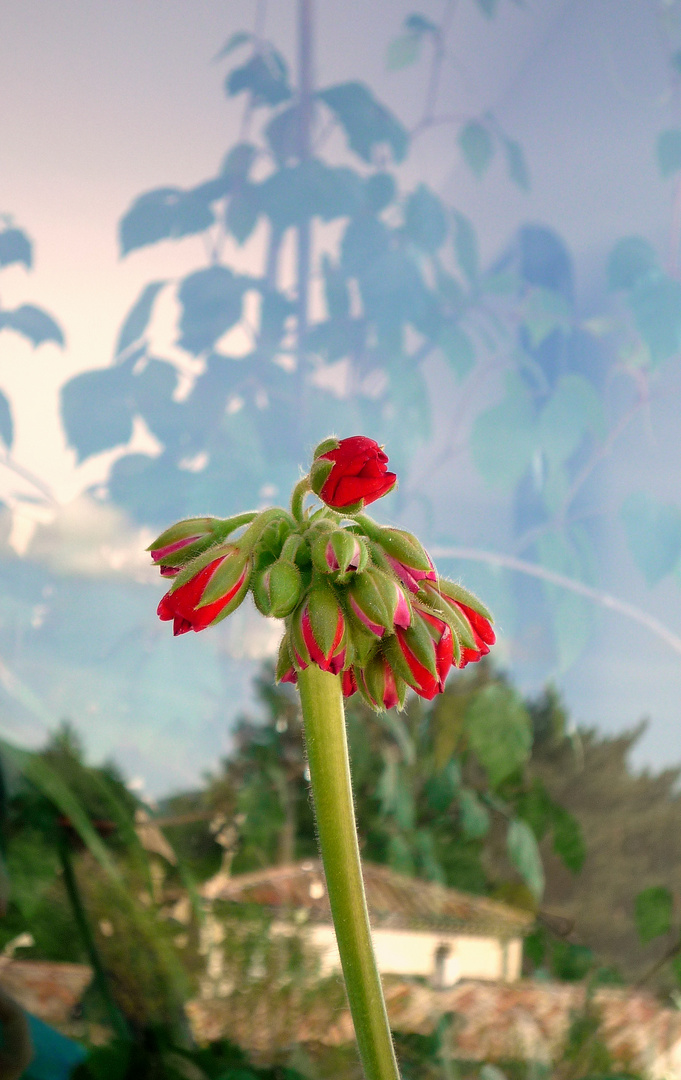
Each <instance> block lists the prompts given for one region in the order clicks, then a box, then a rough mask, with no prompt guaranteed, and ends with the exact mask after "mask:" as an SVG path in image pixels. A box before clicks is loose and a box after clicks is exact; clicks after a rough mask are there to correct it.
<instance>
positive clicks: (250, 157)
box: [220, 143, 258, 180]
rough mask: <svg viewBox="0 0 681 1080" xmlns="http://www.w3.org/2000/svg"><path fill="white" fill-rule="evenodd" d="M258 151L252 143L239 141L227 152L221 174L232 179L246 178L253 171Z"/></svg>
mask: <svg viewBox="0 0 681 1080" xmlns="http://www.w3.org/2000/svg"><path fill="white" fill-rule="evenodd" d="M257 153H258V151H257V149H256V147H255V146H253V144H252V143H237V144H236V146H233V147H232V149H231V150H229V151H228V152H227V153H226V154H225V158H224V161H223V162H222V165H221V166H220V176H224V177H227V178H228V179H230V180H245V179H246V177H247V176H248V174H249V172H250V171H251V166H252V164H253V162H254V161H255V158H256V155H257Z"/></svg>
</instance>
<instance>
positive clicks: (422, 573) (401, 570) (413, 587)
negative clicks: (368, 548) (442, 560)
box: [387, 555, 437, 593]
mask: <svg viewBox="0 0 681 1080" xmlns="http://www.w3.org/2000/svg"><path fill="white" fill-rule="evenodd" d="M387 558H388V562H389V563H390V566H391V567H392V569H393V570H394V572H395V573H396V574H397V576H398V578H400V580H401V581H403V582H404V584H405V585H406V586H407V588H408V589H409V591H410V592H413V593H417V592H418V591H419V588H420V584H419V583H420V582H421V581H424V580H425V581H437V571H436V569H435V567H434V566H433V564H432V562H431V563H430V570H417V569H416V567H415V566H408V565H407V564H406V563H403V562H399V560H398V559H393V558H392V556H391V555H388V556H387ZM428 562H430V558H429V559H428Z"/></svg>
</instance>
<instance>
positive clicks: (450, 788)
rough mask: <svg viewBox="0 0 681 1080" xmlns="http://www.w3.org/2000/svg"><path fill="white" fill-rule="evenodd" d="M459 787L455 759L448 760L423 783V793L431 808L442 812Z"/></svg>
mask: <svg viewBox="0 0 681 1080" xmlns="http://www.w3.org/2000/svg"><path fill="white" fill-rule="evenodd" d="M460 787H461V769H460V767H459V763H458V762H457V761H448V762H447V764H446V765H445V767H444V769H442V770H441V771H440V772H437V773H435V774H434V775H433V776H430V777H429V778H428V780H427V781H426V783H425V787H424V794H425V796H426V802H427V803H428V805H429V806H430V807H431V809H433V810H436V811H437V812H438V813H440V814H443V813H444V812H445V810H448V809H449V807H450V806H451V803H452V799H453V798H454V796H455V795H456V793H457V791H458V790H459V788H460Z"/></svg>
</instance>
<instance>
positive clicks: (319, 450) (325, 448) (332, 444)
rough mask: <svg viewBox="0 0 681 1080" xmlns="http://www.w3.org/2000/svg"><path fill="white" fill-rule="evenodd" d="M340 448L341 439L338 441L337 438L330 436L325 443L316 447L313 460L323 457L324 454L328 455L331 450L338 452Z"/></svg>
mask: <svg viewBox="0 0 681 1080" xmlns="http://www.w3.org/2000/svg"><path fill="white" fill-rule="evenodd" d="M339 446H340V439H336V438H335V436H333V435H330V436H329V438H328V439H324V440H323V442H320V443H319V446H316V447H315V449H314V453H313V455H312V460H313V461H314V460H316V458H318V457H321V456H322V454H328V453H329V451H330V450H337V449H338V447H339Z"/></svg>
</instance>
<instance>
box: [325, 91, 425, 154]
mask: <svg viewBox="0 0 681 1080" xmlns="http://www.w3.org/2000/svg"><path fill="white" fill-rule="evenodd" d="M317 96H318V97H319V98H321V100H322V101H323V102H324V103H325V105H327V106H328V108H329V109H331V111H332V112H333V113H334V114H335V115H336V117H337V119H338V121H339V123H340V124H341V126H342V127H343V130H344V131H345V134H346V136H347V140H348V144H349V146H350V149H351V150H354V152H355V153H356V154H357V155H358V156H359V157H360V158H361V159H362V160H363V161H366V162H368V163H369V164H371V161H372V157H373V150H374V148H375V147H377V146H381V145H382V144H384V143H387V144H388V146H390V148H391V150H392V154H393V158H394V159H395V161H396V162H400V161H403V160H404V158H405V157H406V154H407V148H408V146H409V134H408V132H407V130H406V128H405V127H404V126H403V125H402V124H401V123H400V121H399V120H398V119H397V117H396V116H395V115H394V114H393V113H391V112H390V111H389V110H388V109H386V107H385V106H384V105H381V104H380V102H378V101H377V100H376V98H375V97H374V95H373V94H372V93H371V91H370V90H369V88H368V87H367V86H365V85H364V83H360V82H346V83H338V84H337V85H336V86H329V87H327V89H326V90H320V91H318V94H317Z"/></svg>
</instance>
